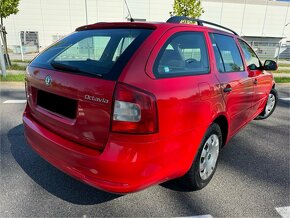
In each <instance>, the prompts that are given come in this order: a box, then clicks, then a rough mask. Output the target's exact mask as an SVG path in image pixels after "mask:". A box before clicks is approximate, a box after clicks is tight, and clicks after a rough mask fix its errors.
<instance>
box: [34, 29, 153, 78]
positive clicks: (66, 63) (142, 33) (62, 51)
mask: <svg viewBox="0 0 290 218" xmlns="http://www.w3.org/2000/svg"><path fill="white" fill-rule="evenodd" d="M152 31H153V30H149V29H99V30H85V31H78V32H74V33H73V34H71V35H69V36H67V37H66V38H64V39H62V40H61V41H59V42H57V43H55V44H53V45H52V46H50V47H49V48H47V49H46V50H45V51H44V52H42V53H41V54H40V55H39V56H38V57H37V58H35V59H34V60H33V61H32V63H31V64H30V65H31V66H33V67H39V68H45V69H51V70H54V69H56V70H61V71H65V72H70V73H76V74H82V75H89V76H93V77H94V76H100V77H103V78H105V79H110V80H116V79H117V78H118V76H119V75H120V73H121V71H122V69H123V68H124V66H125V65H126V63H127V62H128V61H129V59H130V58H131V57H132V55H133V54H134V52H135V51H136V50H137V49H138V47H139V46H140V45H141V44H142V42H143V41H144V40H145V39H146V38H147V37H148V36H149V35H150V33H151V32H152Z"/></svg>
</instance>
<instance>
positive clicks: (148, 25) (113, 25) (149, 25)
mask: <svg viewBox="0 0 290 218" xmlns="http://www.w3.org/2000/svg"><path fill="white" fill-rule="evenodd" d="M160 27H163V28H164V29H165V30H167V29H171V28H173V27H190V28H194V29H198V30H210V31H211V32H217V33H222V34H226V35H231V36H234V35H235V34H233V33H231V32H228V31H223V30H221V29H217V28H212V27H208V26H203V25H202V26H201V25H196V24H186V23H167V22H99V23H94V24H89V25H84V26H80V27H78V28H76V31H84V30H93V29H117V28H136V29H139V28H140V29H143V28H144V29H153V30H154V29H157V28H160Z"/></svg>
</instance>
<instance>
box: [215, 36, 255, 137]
mask: <svg viewBox="0 0 290 218" xmlns="http://www.w3.org/2000/svg"><path fill="white" fill-rule="evenodd" d="M210 38H211V41H212V46H213V49H214V54H215V59H216V67H217V69H216V70H217V76H218V79H219V81H220V84H221V89H222V92H223V96H224V101H225V104H226V110H227V114H228V117H229V119H230V120H229V133H230V135H233V134H235V132H236V131H237V130H238V129H239V128H241V127H242V126H243V125H244V124H245V123H246V122H247V121H248V120H249V118H250V117H251V114H249V110H250V108H251V106H252V98H253V82H252V78H250V77H249V76H248V72H247V71H246V70H245V67H244V64H243V61H242V57H241V54H240V51H239V48H238V46H237V44H236V41H235V39H234V38H233V37H231V36H228V35H222V34H216V33H212V34H210Z"/></svg>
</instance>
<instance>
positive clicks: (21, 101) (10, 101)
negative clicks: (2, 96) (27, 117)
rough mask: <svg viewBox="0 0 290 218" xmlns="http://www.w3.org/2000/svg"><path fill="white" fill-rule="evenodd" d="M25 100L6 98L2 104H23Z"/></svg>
mask: <svg viewBox="0 0 290 218" xmlns="http://www.w3.org/2000/svg"><path fill="white" fill-rule="evenodd" d="M25 103H26V100H7V101H4V102H3V104H25Z"/></svg>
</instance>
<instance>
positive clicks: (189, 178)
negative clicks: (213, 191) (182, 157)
mask: <svg viewBox="0 0 290 218" xmlns="http://www.w3.org/2000/svg"><path fill="white" fill-rule="evenodd" d="M221 143H222V133H221V129H220V127H219V125H217V124H216V123H213V124H211V126H210V127H209V128H208V130H207V132H206V134H205V136H204V138H203V140H202V143H201V146H200V148H199V151H198V154H197V155H196V158H195V160H194V162H193V164H192V166H191V168H190V169H189V171H188V172H187V173H186V174H185V175H184V176H183V177H181V178H180V181H181V182H182V184H183V185H184V186H186V187H187V188H189V189H190V190H192V191H194V190H200V189H202V188H204V187H205V186H206V185H207V184H208V183H209V181H210V180H211V179H212V177H213V174H214V172H215V170H216V167H217V162H218V157H219V153H220V148H221Z"/></svg>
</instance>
